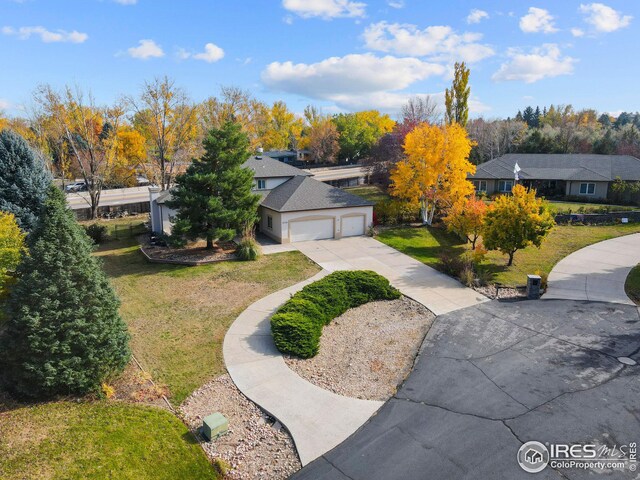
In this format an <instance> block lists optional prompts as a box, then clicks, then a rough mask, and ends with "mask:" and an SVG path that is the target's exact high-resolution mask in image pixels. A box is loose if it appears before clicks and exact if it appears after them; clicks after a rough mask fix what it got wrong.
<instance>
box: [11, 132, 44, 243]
mask: <svg viewBox="0 0 640 480" xmlns="http://www.w3.org/2000/svg"><path fill="white" fill-rule="evenodd" d="M50 183H51V176H50V175H49V173H48V172H47V170H46V169H45V167H44V164H43V162H42V161H41V160H40V159H39V158H38V157H37V156H36V154H35V152H34V151H33V150H32V149H31V148H30V147H29V145H28V144H27V142H26V141H25V140H24V139H23V138H22V137H21V136H20V135H18V134H17V133H14V132H12V131H10V130H3V131H2V132H0V210H2V211H4V212H9V213H13V214H14V215H15V217H16V221H17V222H18V225H19V226H20V228H22V229H23V230H25V231H27V232H28V231H30V230H31V229H32V228H33V227H34V226H35V223H36V220H37V218H38V215H39V212H40V209H41V208H42V205H43V203H44V201H45V198H46V195H47V187H48V186H49V184H50Z"/></svg>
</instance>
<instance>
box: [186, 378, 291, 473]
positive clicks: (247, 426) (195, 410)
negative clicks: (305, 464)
mask: <svg viewBox="0 0 640 480" xmlns="http://www.w3.org/2000/svg"><path fill="white" fill-rule="evenodd" d="M180 412H181V414H182V415H183V417H184V421H185V422H186V424H187V426H188V427H189V428H190V429H191V431H192V432H194V433H195V434H196V436H197V437H198V438H199V440H200V441H201V444H202V447H203V449H204V451H205V453H206V454H207V456H208V457H209V458H210V459H211V460H214V459H216V458H222V459H224V460H225V461H227V462H228V463H229V464H230V465H231V466H232V468H233V470H232V471H231V472H229V474H228V478H238V479H255V478H265V479H269V480H278V479H285V478H288V477H289V476H290V475H291V474H292V473H294V472H296V471H297V470H299V469H300V468H301V464H300V461H299V460H298V455H297V454H296V451H295V447H294V445H293V440H292V439H291V437H290V436H289V434H288V432H287V431H286V430H285V429H284V428H283V427H282V426H281V425H280V423H279V422H275V421H274V419H273V418H271V417H269V416H268V415H267V414H265V413H264V412H263V411H262V410H260V409H259V408H258V407H257V406H256V405H255V404H254V403H253V402H251V401H250V400H249V399H247V398H246V397H245V396H244V395H243V394H242V393H241V392H240V391H239V390H238V389H237V387H236V386H235V385H234V383H233V381H232V380H231V378H230V377H229V375H222V376H220V377H218V378H216V379H215V380H212V381H211V382H209V383H207V384H205V385H204V386H202V387H201V388H199V389H198V390H196V391H195V392H194V393H193V394H191V396H189V398H187V399H186V400H185V401H184V403H183V404H182V405H181V406H180ZM214 412H220V413H222V414H223V415H224V416H225V417H227V419H228V420H229V433H228V434H227V435H224V436H222V437H220V438H218V439H217V440H214V441H212V442H206V441H204V439H203V438H202V437H201V436H200V435H199V432H198V429H199V428H200V427H201V426H202V420H203V419H204V417H206V416H207V415H210V414H212V413H214ZM225 478H227V477H225Z"/></svg>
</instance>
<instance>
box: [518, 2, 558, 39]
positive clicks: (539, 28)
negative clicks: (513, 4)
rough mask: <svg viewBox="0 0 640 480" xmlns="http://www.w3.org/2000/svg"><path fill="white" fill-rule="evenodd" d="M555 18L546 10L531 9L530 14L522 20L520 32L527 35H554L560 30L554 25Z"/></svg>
mask: <svg viewBox="0 0 640 480" xmlns="http://www.w3.org/2000/svg"><path fill="white" fill-rule="evenodd" d="M553 20H554V17H553V15H551V14H550V13H549V11H548V10H545V9H544V8H537V7H530V8H529V13H527V14H526V15H525V16H524V17H522V18H521V19H520V30H522V31H523V32H525V33H536V32H542V33H553V32H557V31H558V29H557V28H556V27H555V26H554V24H553Z"/></svg>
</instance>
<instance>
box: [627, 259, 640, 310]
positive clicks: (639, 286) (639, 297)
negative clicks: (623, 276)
mask: <svg viewBox="0 0 640 480" xmlns="http://www.w3.org/2000/svg"><path fill="white" fill-rule="evenodd" d="M624 291H625V292H627V295H628V296H629V298H630V299H631V300H633V301H634V302H636V303H637V304H638V305H640V265H637V266H636V267H635V268H634V269H633V270H631V272H630V273H629V276H628V277H627V281H626V282H625V284H624Z"/></svg>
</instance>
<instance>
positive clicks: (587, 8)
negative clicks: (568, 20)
mask: <svg viewBox="0 0 640 480" xmlns="http://www.w3.org/2000/svg"><path fill="white" fill-rule="evenodd" d="M579 10H580V12H581V13H583V14H584V15H585V22H587V23H589V24H591V25H592V26H593V27H594V28H595V30H596V31H598V32H614V31H616V30H619V29H621V28H624V27H628V26H629V24H630V23H631V20H632V19H633V17H632V16H631V15H623V14H622V13H620V12H618V11H616V10H614V9H613V8H611V7H609V6H607V5H604V4H602V3H589V4H587V5H584V4H581V5H580V8H579Z"/></svg>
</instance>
